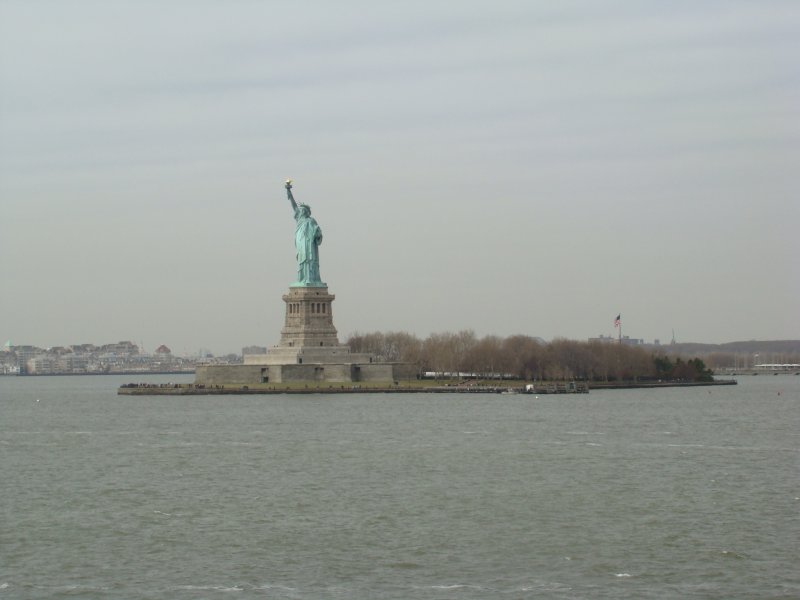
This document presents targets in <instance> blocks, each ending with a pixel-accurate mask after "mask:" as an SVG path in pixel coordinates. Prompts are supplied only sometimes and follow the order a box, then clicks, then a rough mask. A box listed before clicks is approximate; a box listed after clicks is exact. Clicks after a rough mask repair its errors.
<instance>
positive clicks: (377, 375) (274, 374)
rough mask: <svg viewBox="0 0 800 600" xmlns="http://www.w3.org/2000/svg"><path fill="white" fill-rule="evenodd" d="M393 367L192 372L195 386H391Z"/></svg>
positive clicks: (247, 367)
mask: <svg viewBox="0 0 800 600" xmlns="http://www.w3.org/2000/svg"><path fill="white" fill-rule="evenodd" d="M394 366H395V365H392V364H386V363H384V364H381V363H365V364H353V363H339V364H301V365H297V364H289V365H201V366H198V367H197V370H196V371H195V380H194V381H195V383H196V384H197V385H207V386H210V385H251V384H256V383H302V382H312V381H315V382H329V383H352V382H358V381H363V382H383V381H385V382H390V381H394V380H396V379H397V377H395V374H394Z"/></svg>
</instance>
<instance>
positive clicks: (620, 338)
mask: <svg viewBox="0 0 800 600" xmlns="http://www.w3.org/2000/svg"><path fill="white" fill-rule="evenodd" d="M617 318H618V319H619V345H620V346H622V314H620V315H619V317H617Z"/></svg>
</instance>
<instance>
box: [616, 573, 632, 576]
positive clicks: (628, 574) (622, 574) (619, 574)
mask: <svg viewBox="0 0 800 600" xmlns="http://www.w3.org/2000/svg"><path fill="white" fill-rule="evenodd" d="M614 577H633V575H631V574H630V573H615V574H614Z"/></svg>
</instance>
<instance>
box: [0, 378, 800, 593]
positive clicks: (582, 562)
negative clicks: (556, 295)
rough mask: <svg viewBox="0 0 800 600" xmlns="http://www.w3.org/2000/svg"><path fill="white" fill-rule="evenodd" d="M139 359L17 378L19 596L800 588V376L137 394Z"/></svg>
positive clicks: (8, 456) (1, 382) (9, 560)
mask: <svg viewBox="0 0 800 600" xmlns="http://www.w3.org/2000/svg"><path fill="white" fill-rule="evenodd" d="M135 379H136V378H131V377H130V376H127V377H116V376H86V377H79V376H73V377H0V476H2V486H1V487H0V599H5V598H26V599H28V598H103V599H109V598H110V599H116V598H159V599H162V598H171V599H184V598H185V599H196V598H213V599H215V598H273V599H336V598H341V599H345V598H346V599H373V598H397V599H411V600H414V599H451V598H453V599H477V598H481V599H483V598H509V599H517V598H563V599H578V598H587V599H588V598H592V599H595V598H614V599H620V598H631V599H633V598H636V599H642V598H658V599H664V598H720V599H722V598H798V597H800V567H799V565H800V479H799V478H798V473H799V471H798V467H800V377H796V376H789V375H783V376H774V377H773V376H758V377H743V378H741V379H740V382H739V385H737V386H723V387H715V388H669V389H654V390H608V391H593V392H591V393H590V394H588V395H584V394H577V395H557V396H556V395H550V396H539V397H536V396H533V395H497V394H486V395H483V394H432V395H425V394H402V395H390V394H358V395H335V396H325V395H308V396H189V397H171V396H156V397H126V396H117V394H116V390H117V387H118V386H119V385H120V384H122V383H126V382H129V381H132V380H135ZM144 380H145V381H152V382H155V383H159V382H167V381H172V382H176V381H190V380H191V376H177V377H176V376H169V377H167V376H151V377H149V378H145V379H144Z"/></svg>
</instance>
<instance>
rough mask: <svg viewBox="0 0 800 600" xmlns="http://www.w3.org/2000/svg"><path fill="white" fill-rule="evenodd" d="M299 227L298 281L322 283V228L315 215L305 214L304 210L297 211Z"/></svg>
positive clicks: (295, 237)
mask: <svg viewBox="0 0 800 600" xmlns="http://www.w3.org/2000/svg"><path fill="white" fill-rule="evenodd" d="M294 218H295V220H296V221H297V227H296V228H295V230H294V244H295V247H296V248H297V282H298V283H322V282H321V280H320V275H319V245H320V244H321V243H322V229H320V227H319V225H317V222H316V221H315V220H314V218H313V217H310V216H305V215H304V214H303V211H302V210H300V209H298V210H296V211H295V214H294Z"/></svg>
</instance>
